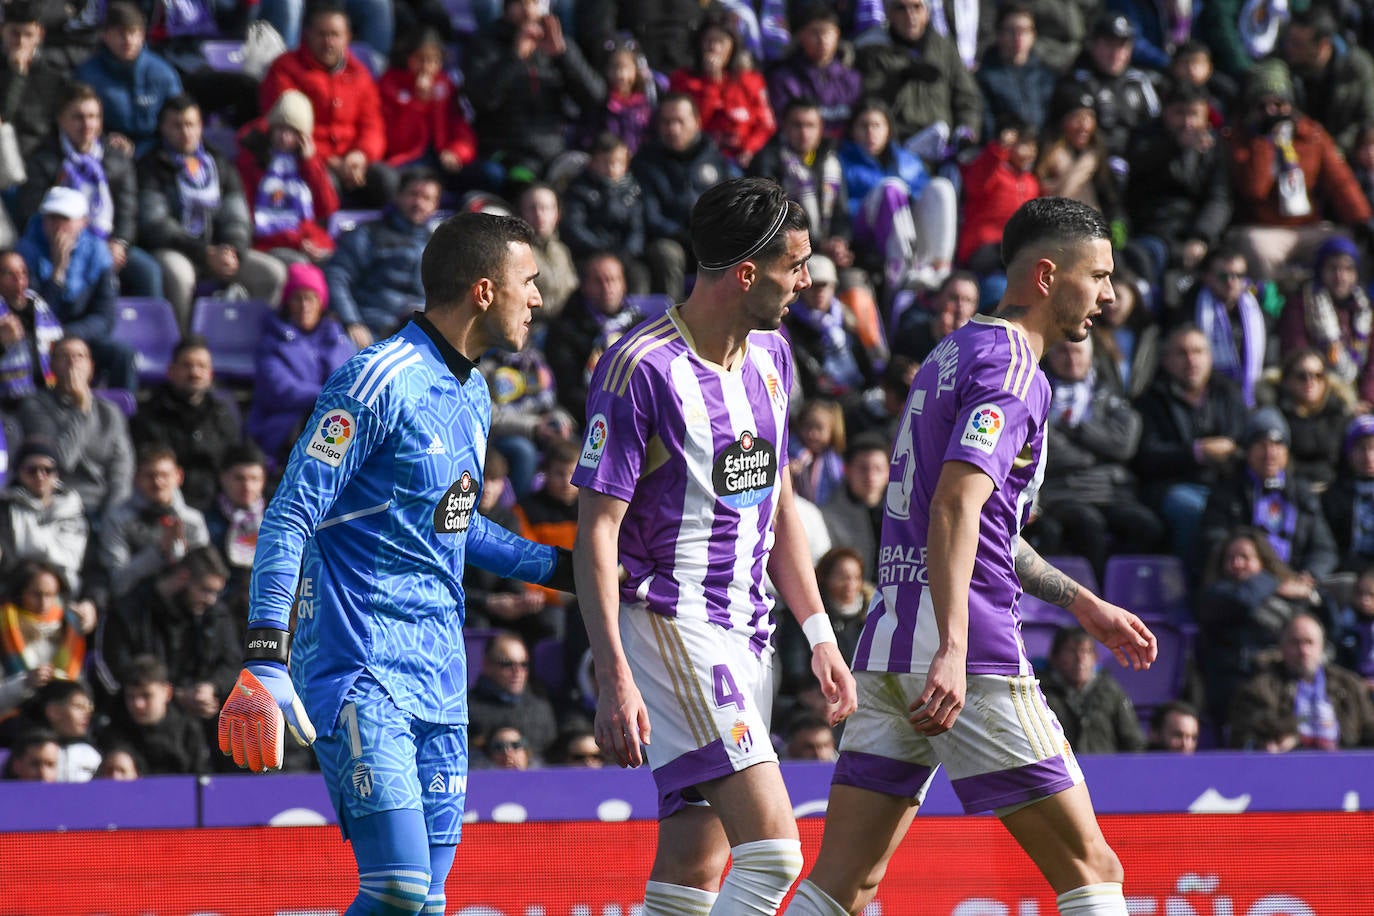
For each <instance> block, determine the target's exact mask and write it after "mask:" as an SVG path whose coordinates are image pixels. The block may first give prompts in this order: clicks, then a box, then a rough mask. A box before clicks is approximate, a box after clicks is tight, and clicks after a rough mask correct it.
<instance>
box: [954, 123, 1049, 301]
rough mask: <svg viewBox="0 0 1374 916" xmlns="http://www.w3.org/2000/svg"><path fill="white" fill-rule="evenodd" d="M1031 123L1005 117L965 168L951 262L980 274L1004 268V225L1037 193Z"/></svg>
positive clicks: (1035, 145) (1034, 142) (1036, 144)
mask: <svg viewBox="0 0 1374 916" xmlns="http://www.w3.org/2000/svg"><path fill="white" fill-rule="evenodd" d="M1038 147H1039V144H1038V143H1037V139H1036V134H1035V129H1034V128H1032V127H1030V126H1028V125H1026V124H1024V122H1022V123H1015V124H1013V123H1012V122H1011V121H1010V119H1008V121H1007V126H1005V127H1004V128H1003V129H1002V131H1001V132H1000V133H999V134H998V136H997V139H995V140H993V141H991V142H990V143H988V145H987V146H985V147H984V148H983V152H982V153H980V154H979V156H978V158H977V159H975V160H973V161H972V162H970V163H969V164H968V165H967V166H966V167H965V168H964V225H963V229H962V230H961V231H960V233H959V249H958V251H957V252H956V253H955V262H956V263H957V264H959V266H961V267H968V268H969V269H971V270H974V271H976V272H978V273H980V274H986V273H997V272H999V271H1000V270H1001V268H1002V229H1003V227H1004V226H1006V224H1007V220H1009V219H1010V218H1011V215H1012V214H1013V213H1015V212H1016V210H1017V209H1018V208H1019V207H1020V206H1021V205H1022V204H1024V203H1025V202H1026V201H1028V200H1034V199H1035V198H1037V197H1039V196H1040V181H1039V180H1038V179H1037V178H1036V177H1035V172H1033V171H1032V170H1031V167H1032V166H1033V165H1034V164H1035V155H1036V152H1037V150H1038Z"/></svg>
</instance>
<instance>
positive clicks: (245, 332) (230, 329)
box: [191, 299, 272, 382]
mask: <svg viewBox="0 0 1374 916" xmlns="http://www.w3.org/2000/svg"><path fill="white" fill-rule="evenodd" d="M271 312H272V307H271V306H270V305H268V304H267V303H266V302H260V301H257V300H252V299H250V300H247V301H243V302H226V301H225V300H223V299H197V300H196V301H195V303H194V304H193V305H192V306H191V333H192V334H200V335H203V336H204V337H205V339H206V340H207V341H208V342H209V344H210V356H211V357H212V358H213V360H214V366H215V374H216V375H217V376H219V377H220V378H223V379H226V380H228V381H231V382H247V381H251V380H252V379H253V378H254V376H255V375H256V374H257V349H258V341H259V340H260V339H261V337H262V325H263V321H265V320H266V318H267V316H268V315H269V314H271Z"/></svg>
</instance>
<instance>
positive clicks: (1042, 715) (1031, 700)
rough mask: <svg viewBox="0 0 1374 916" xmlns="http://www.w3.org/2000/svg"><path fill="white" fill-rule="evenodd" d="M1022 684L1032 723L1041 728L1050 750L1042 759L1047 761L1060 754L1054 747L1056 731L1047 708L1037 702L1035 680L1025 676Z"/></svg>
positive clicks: (1042, 735)
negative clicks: (1047, 715)
mask: <svg viewBox="0 0 1374 916" xmlns="http://www.w3.org/2000/svg"><path fill="white" fill-rule="evenodd" d="M1021 683H1022V685H1023V686H1024V687H1025V691H1026V703H1027V705H1028V706H1029V707H1030V710H1031V713H1032V721H1034V723H1035V724H1036V725H1037V726H1038V727H1039V730H1040V731H1039V734H1040V736H1041V737H1042V738H1043V739H1044V741H1045V746H1046V747H1047V748H1049V750H1048V751H1047V752H1046V753H1045V755H1044V756H1042V757H1041V758H1040V759H1041V760H1045V759H1046V758H1049V757H1053V756H1054V755H1056V754H1058V753H1059V749H1058V748H1057V747H1055V746H1054V729H1053V728H1051V727H1050V723H1049V719H1047V718H1046V714H1047V709H1046V707H1045V706H1044V705H1043V704H1041V703H1037V702H1036V698H1035V678H1033V677H1031V676H1029V675H1024V676H1022V678H1021Z"/></svg>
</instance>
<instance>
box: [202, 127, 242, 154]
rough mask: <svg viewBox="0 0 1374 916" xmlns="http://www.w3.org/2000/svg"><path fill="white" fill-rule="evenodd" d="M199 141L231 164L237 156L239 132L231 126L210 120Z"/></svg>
mask: <svg viewBox="0 0 1374 916" xmlns="http://www.w3.org/2000/svg"><path fill="white" fill-rule="evenodd" d="M201 141H202V142H203V143H204V144H205V145H206V147H208V148H209V149H211V150H213V151H215V152H217V153H219V154H220V155H221V156H223V157H224V158H225V159H227V160H229V162H231V163H232V162H233V161H234V158H235V157H236V156H238V154H239V132H238V131H237V130H235V129H234V127H233V125H231V124H225V123H223V122H222V121H219V120H218V119H212V120H211V121H210V122H209V123H208V124H206V125H205V130H204V131H203V132H202V134H201Z"/></svg>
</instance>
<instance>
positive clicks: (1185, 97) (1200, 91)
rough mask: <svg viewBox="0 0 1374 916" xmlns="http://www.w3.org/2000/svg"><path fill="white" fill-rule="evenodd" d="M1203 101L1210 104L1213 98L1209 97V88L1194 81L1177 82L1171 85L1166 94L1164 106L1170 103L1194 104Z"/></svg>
mask: <svg viewBox="0 0 1374 916" xmlns="http://www.w3.org/2000/svg"><path fill="white" fill-rule="evenodd" d="M1197 102H1201V103H1203V104H1204V105H1210V104H1211V102H1212V100H1211V99H1209V98H1208V97H1207V90H1206V89H1204V88H1202V87H1201V86H1198V85H1196V84H1194V83H1175V84H1174V85H1173V86H1172V87H1170V89H1169V91H1168V93H1166V94H1165V96H1164V107H1165V108H1168V107H1169V106H1170V105H1192V104H1194V103H1197Z"/></svg>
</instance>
